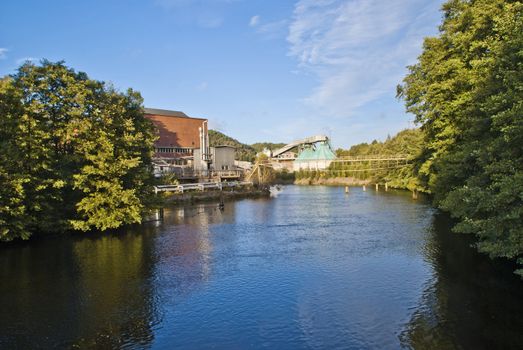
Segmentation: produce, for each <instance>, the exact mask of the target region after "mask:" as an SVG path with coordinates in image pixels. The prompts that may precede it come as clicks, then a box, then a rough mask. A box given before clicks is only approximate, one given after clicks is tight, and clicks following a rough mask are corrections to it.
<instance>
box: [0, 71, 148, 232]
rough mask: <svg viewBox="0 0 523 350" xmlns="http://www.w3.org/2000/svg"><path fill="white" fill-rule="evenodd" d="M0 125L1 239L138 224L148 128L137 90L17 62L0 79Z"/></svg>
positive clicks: (145, 194)
mask: <svg viewBox="0 0 523 350" xmlns="http://www.w3.org/2000/svg"><path fill="white" fill-rule="evenodd" d="M0 123H1V126H2V128H1V131H0V132H1V133H2V135H1V136H2V137H1V140H2V141H1V144H0V158H1V159H2V162H1V165H0V178H1V179H2V180H3V181H2V183H5V184H7V185H6V186H3V189H2V190H0V191H1V192H0V208H2V209H0V239H1V240H11V239H14V238H16V237H21V238H28V237H29V236H30V234H31V233H32V232H36V231H42V232H56V231H57V232H63V231H66V230H69V229H71V228H74V229H82V230H87V229H90V228H98V229H101V230H104V229H108V228H114V227H118V226H121V225H123V224H127V223H133V222H139V221H140V217H141V216H140V214H141V211H142V209H144V204H145V203H146V200H147V197H148V194H149V193H150V189H149V187H148V184H149V183H150V179H151V172H150V163H151V154H152V142H153V132H152V125H151V123H150V122H149V121H147V120H146V119H145V118H144V117H143V112H142V100H141V97H140V95H139V94H138V93H136V92H133V91H132V90H129V91H128V92H127V93H125V94H122V93H119V92H117V91H115V90H114V89H113V88H111V87H107V86H106V85H105V84H104V83H103V82H99V81H94V80H91V79H89V78H88V76H87V75H86V74H85V73H82V72H75V71H74V70H73V69H70V68H68V67H66V66H65V65H64V64H63V63H62V62H58V63H51V62H49V61H43V62H42V64H41V65H33V64H31V63H26V64H24V65H23V66H21V67H20V68H19V69H18V71H17V73H16V74H14V75H12V76H11V77H9V78H6V79H4V80H3V81H2V84H1V85H0ZM7 208H12V209H7Z"/></svg>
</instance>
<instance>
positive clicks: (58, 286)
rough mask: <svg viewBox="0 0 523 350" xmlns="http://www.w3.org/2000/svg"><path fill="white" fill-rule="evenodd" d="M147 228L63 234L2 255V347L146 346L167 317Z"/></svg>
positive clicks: (12, 247)
mask: <svg viewBox="0 0 523 350" xmlns="http://www.w3.org/2000/svg"><path fill="white" fill-rule="evenodd" d="M152 248H153V247H152V245H151V242H150V240H149V239H148V237H147V232H141V233H139V234H135V233H132V232H129V233H127V234H126V235H122V236H117V235H110V236H100V237H93V238H91V239H85V238H81V237H75V238H73V239H71V238H69V237H56V238H50V239H46V240H41V241H35V242H32V243H31V244H24V245H23V246H11V247H8V248H4V249H2V251H1V254H0V268H1V270H0V272H1V274H0V275H1V280H2V285H1V287H0V310H2V313H1V317H0V329H1V331H0V332H1V333H0V334H1V336H0V348H28V349H29V348H52V347H59V348H62V347H75V346H80V347H97V348H120V347H126V346H129V345H132V344H140V345H145V344H148V343H150V342H151V341H152V340H153V338H154V333H153V327H154V325H155V324H157V323H158V322H159V321H160V319H159V316H158V314H157V312H156V311H157V310H156V303H155V296H154V285H153V281H152V279H151V272H152V267H153V265H154V256H155V255H154V254H152V251H151V249H152Z"/></svg>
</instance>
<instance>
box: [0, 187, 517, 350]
mask: <svg viewBox="0 0 523 350" xmlns="http://www.w3.org/2000/svg"><path fill="white" fill-rule="evenodd" d="M469 243H470V241H469V239H468V238H467V237H466V236H457V235H455V234H452V233H450V231H449V222H448V220H447V218H446V217H445V216H441V215H437V214H436V213H435V212H434V210H433V209H431V207H430V205H429V204H428V203H426V202H424V201H423V200H419V201H413V200H412V199H411V198H410V194H409V193H402V192H394V191H391V192H387V193H385V192H379V193H375V192H374V191H372V190H369V191H367V192H363V191H362V190H361V189H351V192H350V194H349V195H345V194H344V191H343V188H329V187H294V186H290V187H285V188H284V190H283V192H281V193H280V194H279V195H278V197H277V198H274V199H271V200H244V201H236V202H227V203H226V204H225V208H224V210H223V211H222V210H220V209H219V208H218V204H217V203H209V204H202V205H196V206H188V207H179V208H172V209H169V210H165V213H164V220H163V221H157V222H151V223H148V224H145V225H142V226H139V227H135V228H133V229H129V230H127V232H120V233H115V234H111V235H94V236H92V235H91V236H82V235H76V236H74V237H55V238H51V239H45V240H39V241H34V242H31V243H30V244H21V245H13V246H8V247H2V248H1V249H0V281H2V283H1V284H0V310H1V311H2V312H1V314H0V348H7V349H10V348H38V347H41V348H52V347H58V348H71V347H80V348H160V349H163V348H167V349H170V348H184V349H186V348H189V349H191V348H192V349H201V348H211V347H213V348H219V349H234V348H283V349H287V348H292V349H301V348H306V349H310V348H312V349H314V348H329V349H337V348H339V349H347V348H348V349H368V348H371V349H373V348H376V349H395V348H400V347H405V348H415V349H454V348H457V349H460V348H463V349H469V348H472V349H491V348H523V341H522V337H521V335H520V333H521V330H522V329H523V321H522V319H521V318H520V315H521V314H523V302H522V300H523V298H522V296H523V283H521V281H520V280H519V279H518V278H517V277H516V276H514V275H513V274H512V272H511V271H512V267H511V266H506V264H502V263H499V264H498V263H495V264H493V263H492V262H491V261H490V260H488V259H487V258H486V257H483V256H479V255H477V254H476V253H475V252H474V250H473V249H470V248H469V247H468V245H469Z"/></svg>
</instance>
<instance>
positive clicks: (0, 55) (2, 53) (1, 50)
mask: <svg viewBox="0 0 523 350" xmlns="http://www.w3.org/2000/svg"><path fill="white" fill-rule="evenodd" d="M7 51H9V50H8V49H6V48H5V47H0V60H3V59H5V58H7Z"/></svg>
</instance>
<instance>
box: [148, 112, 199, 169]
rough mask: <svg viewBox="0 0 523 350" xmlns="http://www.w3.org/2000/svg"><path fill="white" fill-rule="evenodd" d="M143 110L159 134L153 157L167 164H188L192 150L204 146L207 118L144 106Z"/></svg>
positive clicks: (191, 157) (191, 156)
mask: <svg viewBox="0 0 523 350" xmlns="http://www.w3.org/2000/svg"><path fill="white" fill-rule="evenodd" d="M144 111H145V117H146V118H148V119H150V120H151V121H152V122H153V124H154V125H155V126H156V130H157V133H158V136H159V137H158V140H156V142H155V144H154V148H155V158H158V159H163V160H164V161H166V162H167V163H169V164H177V165H188V164H189V165H190V164H191V163H192V162H191V161H192V159H193V154H194V150H195V149H200V148H201V147H202V146H204V147H205V146H206V145H205V144H202V140H203V143H205V142H208V141H206V140H207V135H208V130H207V129H208V127H207V119H203V118H192V117H189V116H188V115H186V114H185V113H183V112H178V111H170V110H164V109H154V108H145V109H144ZM202 133H203V135H202ZM207 147H208V146H207Z"/></svg>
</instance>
